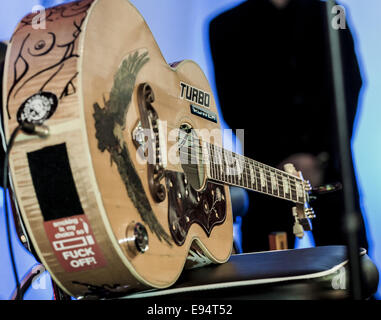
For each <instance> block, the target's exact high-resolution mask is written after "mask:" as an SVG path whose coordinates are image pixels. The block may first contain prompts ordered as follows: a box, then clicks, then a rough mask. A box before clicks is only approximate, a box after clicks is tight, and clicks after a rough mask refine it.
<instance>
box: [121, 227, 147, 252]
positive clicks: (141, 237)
mask: <svg viewBox="0 0 381 320" xmlns="http://www.w3.org/2000/svg"><path fill="white" fill-rule="evenodd" d="M126 238H127V239H126V240H127V241H126V242H127V248H128V249H129V251H131V252H132V253H134V254H136V253H144V252H146V251H147V250H148V233H147V229H146V228H145V226H144V225H143V224H141V223H139V222H136V223H135V222H132V223H131V224H130V225H129V226H128V227H127V230H126Z"/></svg>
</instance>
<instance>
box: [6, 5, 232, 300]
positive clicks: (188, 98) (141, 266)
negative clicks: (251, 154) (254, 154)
mask: <svg viewBox="0 0 381 320" xmlns="http://www.w3.org/2000/svg"><path fill="white" fill-rule="evenodd" d="M35 16H36V14H31V15H29V16H27V17H25V18H24V19H23V20H22V21H21V22H20V24H19V25H18V27H17V29H16V31H15V32H14V35H13V37H12V39H11V42H10V44H9V48H8V52H7V57H6V68H5V75H4V90H3V92H4V97H3V102H4V103H3V105H4V110H3V114H4V125H5V133H6V137H7V139H9V137H10V134H11V132H12V131H13V130H14V129H15V128H16V127H17V126H18V125H19V123H21V122H23V121H29V122H32V123H37V124H42V123H43V124H44V125H46V126H48V127H49V129H50V135H49V137H47V138H44V139H42V138H39V137H37V136H35V135H27V134H19V136H18V137H17V139H16V142H15V145H14V147H13V149H12V152H11V155H10V171H11V180H12V187H13V190H14V192H15V195H16V198H17V203H18V207H19V210H20V211H21V214H22V217H23V220H24V223H25V225H26V226H27V230H28V233H29V236H30V238H31V239H32V242H33V245H34V247H35V249H36V252H37V253H38V255H39V258H40V259H41V261H42V262H43V264H44V265H45V266H46V268H47V269H48V271H49V272H50V274H51V275H52V277H53V278H54V280H55V281H56V282H57V283H58V284H59V285H60V286H61V287H62V288H63V289H64V290H65V291H66V292H67V293H68V294H70V295H72V296H75V297H79V296H86V295H97V296H105V297H108V296H114V295H119V294H123V293H125V292H132V291H137V290H142V289H145V288H149V287H154V288H165V287H168V286H170V285H172V284H173V283H174V282H175V281H176V280H177V279H178V277H179V276H180V274H181V272H182V270H183V268H184V266H186V267H192V266H193V267H194V266H198V265H201V264H202V262H204V263H223V262H225V261H226V260H227V259H228V258H229V256H230V253H231V247H232V241H233V238H232V214H231V204H230V197H229V190H228V187H227V186H223V185H219V184H218V185H217V184H214V183H211V182H207V181H206V179H203V177H201V180H200V182H201V183H200V186H199V188H196V187H195V185H194V183H193V182H192V181H191V180H192V179H193V180H195V179H196V178H194V177H190V176H189V174H188V173H187V172H184V171H187V170H184V166H182V165H181V163H179V162H177V163H176V161H172V160H171V156H172V155H176V154H177V155H178V152H179V151H178V148H177V147H176V145H177V143H178V139H177V138H178V136H176V135H177V133H178V132H179V131H178V129H179V128H184V127H187V128H193V129H199V130H200V131H197V132H198V133H199V136H200V138H201V137H203V138H204V136H203V135H202V133H203V132H204V133H205V134H206V135H207V134H210V133H211V132H213V133H214V134H213V137H212V140H210V139H209V141H212V142H213V143H214V144H215V145H217V146H221V145H222V139H221V134H218V133H219V132H220V123H219V119H218V116H217V109H216V104H215V101H214V99H213V95H212V93H211V88H210V86H209V84H208V81H207V79H206V77H205V75H204V74H203V72H202V71H201V69H200V68H199V67H198V66H197V64H195V63H194V62H192V61H188V60H185V61H182V62H180V63H176V64H173V65H172V66H170V65H168V64H167V63H166V61H165V59H164V58H163V56H162V54H161V52H160V50H159V48H158V46H157V44H156V42H155V40H154V38H153V36H152V34H151V32H150V30H149V28H148V26H147V25H146V23H145V21H144V19H143V18H142V16H141V15H140V14H139V13H138V11H137V10H136V9H135V8H134V7H133V6H132V5H131V4H130V3H129V2H128V1H127V0H113V1H110V0H83V1H78V2H73V3H69V4H65V5H62V6H58V7H55V8H52V9H47V10H46V19H45V22H46V29H38V28H37V29H36V28H35V27H36V26H35V25H34V24H33V21H34V20H33V18H34V17H35ZM139 123H140V124H141V125H139ZM147 125H148V127H147ZM156 126H157V127H156ZM147 128H148V129H149V131H150V132H152V134H153V136H154V138H153V145H154V146H155V147H154V150H155V151H156V152H158V153H159V156H160V159H162V158H163V157H164V158H165V157H166V158H167V161H165V163H163V162H162V161H161V160H157V158H156V159H155V161H156V162H154V163H153V164H150V163H148V162H149V161H148V162H147V161H143V160H144V153H143V152H139V147H141V148H142V147H143V146H144V139H143V142H142V141H141V140H139V139H138V138H136V137H137V133H138V132H139V130H142V129H147ZM176 130H177V131H176ZM176 132H177V133H176ZM155 133H157V134H156V136H155ZM174 133H175V134H174ZM155 137H156V138H155ZM208 138H209V137H208ZM155 139H156V140H155ZM139 141H140V145H139ZM188 171H189V172H192V168H191V167H190V168H188ZM196 180H197V179H196ZM196 189H197V190H196ZM217 195H218V197H217ZM217 198H218V199H217ZM216 199H217V200H216Z"/></svg>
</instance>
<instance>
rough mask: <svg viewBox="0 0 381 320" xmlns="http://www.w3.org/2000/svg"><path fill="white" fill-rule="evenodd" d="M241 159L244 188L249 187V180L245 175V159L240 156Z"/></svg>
mask: <svg viewBox="0 0 381 320" xmlns="http://www.w3.org/2000/svg"><path fill="white" fill-rule="evenodd" d="M241 161H242V182H243V186H244V187H245V188H248V187H249V180H248V177H247V169H248V168H247V165H248V164H247V163H246V159H245V158H243V157H241Z"/></svg>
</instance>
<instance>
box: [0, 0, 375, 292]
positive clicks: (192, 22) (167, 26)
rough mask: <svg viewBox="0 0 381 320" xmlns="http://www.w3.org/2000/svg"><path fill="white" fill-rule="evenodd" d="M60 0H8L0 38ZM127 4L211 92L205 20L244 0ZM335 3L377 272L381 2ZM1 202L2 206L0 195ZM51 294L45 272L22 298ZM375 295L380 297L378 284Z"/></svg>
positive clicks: (19, 256)
mask: <svg viewBox="0 0 381 320" xmlns="http://www.w3.org/2000/svg"><path fill="white" fill-rule="evenodd" d="M64 2H68V1H59V0H58V1H55V0H48V1H46V0H45V1H42V0H13V1H7V2H6V3H5V4H3V5H2V8H1V11H0V21H1V27H0V40H2V41H6V40H8V39H10V37H11V35H12V32H13V30H14V28H15V27H16V25H17V23H18V21H19V20H20V19H21V18H22V17H23V16H24V15H25V14H27V13H29V12H31V11H32V8H33V6H34V5H37V4H41V5H43V6H45V7H49V6H51V5H54V4H59V3H64ZM131 2H132V3H133V4H134V5H135V6H136V7H137V9H138V10H139V11H140V13H141V14H142V15H143V17H144V18H145V20H146V22H147V23H148V25H149V27H150V28H151V30H152V33H153V35H154V37H155V39H156V41H157V43H158V45H159V47H160V48H161V50H162V52H163V55H164V57H165V58H166V60H167V62H174V61H178V60H182V59H191V60H194V61H196V62H197V63H198V64H199V65H200V66H201V68H202V69H203V70H204V72H205V73H206V75H207V77H208V79H209V81H210V83H211V86H212V89H213V91H214V93H215V92H216V91H215V84H214V76H213V66H212V62H211V57H210V50H209V44H208V24H209V22H210V20H211V19H212V18H213V17H215V16H216V15H217V14H218V13H220V12H222V11H224V10H226V9H228V8H231V7H233V6H235V5H237V4H239V3H241V2H242V0H207V1H205V0H192V1H178V0H160V4H159V2H158V1H157V0H144V1H143V0H140V1H138V0H134V1H131ZM339 3H340V4H342V5H344V7H345V8H346V19H347V25H348V26H349V27H350V28H351V30H352V33H353V35H354V39H355V44H356V51H357V55H358V58H359V62H360V66H361V72H362V76H363V80H364V85H363V88H362V91H361V97H360V104H359V112H358V114H357V118H356V124H355V134H354V136H353V140H352V147H353V158H354V163H355V166H356V173H357V179H358V183H359V187H360V191H361V200H362V207H363V210H364V213H365V219H366V227H367V231H368V240H369V243H370V248H369V252H368V254H369V256H370V257H371V258H372V259H373V261H375V263H376V265H377V267H378V269H379V270H381V250H380V246H381V228H380V227H381V214H380V212H381V202H380V201H379V199H380V190H381V148H380V145H381V144H380V141H381V129H380V119H381V106H380V101H381V76H380V75H381V41H380V31H381V19H380V17H379V12H381V1H379V0H362V1H359V0H341V1H339ZM215 96H216V94H215ZM0 205H1V206H2V205H3V200H2V199H1V201H0ZM11 220H12V219H11ZM4 221H5V218H4V213H3V211H1V214H0V299H9V298H10V296H11V293H12V291H13V290H14V286H15V284H14V281H13V280H12V279H13V275H12V271H11V265H10V259H9V251H8V246H7V239H6V232H5V226H4ZM12 234H13V239H14V250H15V252H16V262H17V267H18V271H19V277H22V276H23V275H25V274H26V273H27V272H28V271H29V270H30V269H32V268H33V266H34V265H35V264H36V261H35V259H34V258H33V257H32V256H31V255H30V254H29V253H28V252H27V251H26V250H25V249H24V248H23V246H22V245H21V244H20V243H19V242H18V241H17V240H16V237H15V232H14V230H13V229H12ZM309 240H310V242H309V243H308V241H309ZM306 241H307V243H305V242H304V243H296V246H297V247H299V246H308V245H311V243H313V239H309V238H307V239H306ZM311 241H312V242H311ZM52 298H53V293H52V287H51V282H50V277H49V275H48V273H47V272H45V273H44V274H43V275H42V276H40V277H39V279H37V280H36V282H35V283H34V285H33V287H32V288H31V289H30V290H29V291H28V292H27V294H26V295H25V299H52ZM377 298H381V288H380V286H379V290H378V294H377Z"/></svg>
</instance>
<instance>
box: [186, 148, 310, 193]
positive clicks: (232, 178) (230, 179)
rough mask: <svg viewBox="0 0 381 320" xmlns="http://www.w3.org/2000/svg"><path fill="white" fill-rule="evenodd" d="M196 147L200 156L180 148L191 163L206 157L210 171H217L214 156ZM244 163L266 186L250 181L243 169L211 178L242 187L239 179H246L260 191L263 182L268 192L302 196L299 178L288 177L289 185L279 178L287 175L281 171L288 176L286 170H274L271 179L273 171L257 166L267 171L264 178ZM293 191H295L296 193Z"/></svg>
mask: <svg viewBox="0 0 381 320" xmlns="http://www.w3.org/2000/svg"><path fill="white" fill-rule="evenodd" d="M182 149H184V148H182ZM186 149H187V150H189V149H192V147H187V148H186ZM196 149H197V151H198V154H199V156H200V157H197V156H195V152H184V151H181V149H180V151H179V153H180V154H182V155H185V156H186V157H187V158H188V160H191V164H194V165H200V164H201V161H202V162H203V163H204V162H205V161H204V160H206V158H208V159H209V161H206V162H205V163H206V164H208V165H209V171H210V173H212V171H216V170H215V168H213V166H215V165H216V163H215V162H213V161H210V159H211V158H213V156H211V157H210V152H208V153H207V154H205V156H204V158H203V157H202V155H204V153H203V152H202V150H201V148H193V151H195V150H196ZM246 159H247V160H250V159H249V158H244V160H246ZM192 160H195V161H192ZM200 160H201V161H200ZM182 164H184V163H182ZM244 164H245V169H248V168H249V169H250V168H251V169H252V171H253V173H254V175H255V178H254V177H253V178H254V179H255V180H257V179H260V181H263V182H264V186H263V185H262V184H261V183H258V181H256V183H255V184H254V183H251V181H252V179H250V182H249V179H248V178H249V177H248V171H246V172H245V171H244V170H242V172H241V174H239V175H236V174H229V173H225V172H223V173H222V174H221V173H220V177H216V176H211V177H210V178H212V179H216V180H222V181H224V182H226V183H230V184H234V185H238V186H241V187H245V185H244V184H243V183H242V182H240V183H237V179H238V180H240V181H242V180H246V185H247V188H250V189H253V190H257V191H259V188H258V186H259V184H261V188H264V187H265V188H266V193H270V194H274V192H275V191H277V193H278V194H280V195H281V194H284V197H286V194H290V196H291V197H293V196H295V197H300V194H299V192H302V190H303V185H299V190H298V188H297V183H298V179H295V181H291V180H289V179H287V181H288V186H287V184H286V185H285V182H284V180H283V179H279V178H285V176H284V175H282V174H280V173H284V174H286V176H287V178H288V175H287V173H286V172H282V171H280V170H279V172H278V171H276V170H274V174H276V177H275V176H274V178H273V179H271V172H266V168H261V167H258V166H257V168H256V169H257V170H262V169H265V171H263V170H262V173H263V174H264V175H265V179H263V177H261V176H258V174H259V175H260V172H257V170H255V169H253V168H252V167H250V164H247V165H246V163H244ZM217 165H218V166H220V167H221V166H222V165H223V164H222V163H221V164H220V163H219V164H217ZM254 165H255V164H254ZM241 166H242V162H241ZM226 168H228V167H226ZM269 168H271V167H269ZM188 169H190V170H192V171H199V169H197V168H192V167H189V168H188ZM249 171H250V170H249ZM245 175H246V179H245V177H244V176H245ZM249 175H250V178H251V177H252V175H251V174H249ZM223 176H226V178H223ZM239 176H240V178H239ZM293 178H294V177H293ZM295 178H296V177H295ZM274 179H275V183H274ZM269 183H270V184H271V187H273V188H271V187H269ZM299 183H300V184H302V180H299ZM279 187H281V188H282V189H283V192H281V191H280V190H279ZM287 187H288V189H289V190H290V191H291V192H287V191H286V189H287ZM269 189H270V190H271V192H270V191H269ZM261 191H263V190H261ZM298 191H299V192H298ZM292 192H294V194H293V193H292ZM302 197H303V198H304V196H302Z"/></svg>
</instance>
